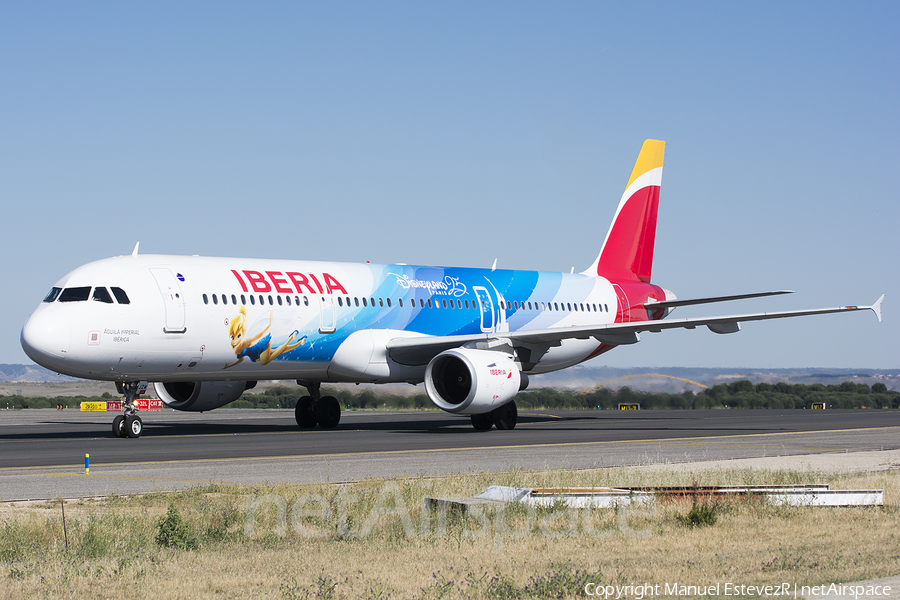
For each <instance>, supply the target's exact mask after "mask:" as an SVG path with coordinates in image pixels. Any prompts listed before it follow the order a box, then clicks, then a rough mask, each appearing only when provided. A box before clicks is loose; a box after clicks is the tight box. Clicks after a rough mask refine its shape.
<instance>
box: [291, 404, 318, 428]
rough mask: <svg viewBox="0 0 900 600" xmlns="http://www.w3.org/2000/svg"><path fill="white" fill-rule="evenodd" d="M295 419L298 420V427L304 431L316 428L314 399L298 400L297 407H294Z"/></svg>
mask: <svg viewBox="0 0 900 600" xmlns="http://www.w3.org/2000/svg"><path fill="white" fill-rule="evenodd" d="M294 418H295V419H297V425H299V426H300V427H302V428H303V429H309V428H311V427H315V426H316V415H314V414H313V410H312V398H310V397H309V396H303V397H302V398H300V399H299V400H297V406H295V407H294Z"/></svg>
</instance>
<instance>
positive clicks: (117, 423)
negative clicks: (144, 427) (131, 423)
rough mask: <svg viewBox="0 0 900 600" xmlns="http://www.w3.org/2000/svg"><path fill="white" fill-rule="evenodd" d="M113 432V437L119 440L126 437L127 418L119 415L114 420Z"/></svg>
mask: <svg viewBox="0 0 900 600" xmlns="http://www.w3.org/2000/svg"><path fill="white" fill-rule="evenodd" d="M112 431H113V435H114V436H116V437H117V438H120V437H125V417H124V416H123V415H119V416H117V417H116V418H115V419H113V423H112Z"/></svg>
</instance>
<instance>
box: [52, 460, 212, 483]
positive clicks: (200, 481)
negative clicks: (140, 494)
mask: <svg viewBox="0 0 900 600" xmlns="http://www.w3.org/2000/svg"><path fill="white" fill-rule="evenodd" d="M112 464H116V465H118V464H125V463H112ZM131 464H133V463H131ZM107 466H109V465H107ZM35 475H42V476H44V475H55V476H57V477H84V478H85V479H98V478H105V479H137V480H139V481H174V482H176V483H210V481H211V480H209V479H166V478H164V477H134V476H131V475H101V474H95V473H90V474H85V473H35Z"/></svg>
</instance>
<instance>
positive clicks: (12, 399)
mask: <svg viewBox="0 0 900 600" xmlns="http://www.w3.org/2000/svg"><path fill="white" fill-rule="evenodd" d="M322 394H323V395H330V396H335V397H336V398H337V399H338V401H339V402H340V403H341V406H343V407H344V408H345V409H349V410H354V409H357V410H361V409H370V410H371V409H391V410H410V409H420V410H425V409H434V410H437V408H436V407H435V406H434V404H432V402H431V400H429V399H428V396H426V395H425V394H424V393H422V394H415V395H412V396H401V395H396V394H382V393H376V392H375V391H373V390H372V389H371V388H366V389H364V390H362V391H361V392H354V391H349V390H343V389H336V388H328V387H323V388H322ZM304 395H306V392H305V390H304V389H303V388H301V387H296V386H294V387H289V386H281V385H279V386H273V387H271V388H268V389H266V390H265V391H264V392H262V393H259V394H244V395H243V396H241V398H239V399H238V400H236V401H235V402H232V403H231V404H228V405H226V406H227V407H228V408H291V409H292V408H294V406H296V404H297V401H298V400H299V399H300V397H302V396H304ZM117 399H118V398H117V397H115V396H113V395H112V394H110V393H108V392H107V393H104V394H103V395H102V396H65V397H63V396H57V397H54V398H43V397H23V396H5V397H2V398H0V409H5V408H6V407H7V406H9V408H10V409H13V408H17V409H21V408H26V407H27V408H54V407H56V406H59V405H62V406H67V407H68V408H75V409H77V408H79V406H80V403H81V402H97V401H100V402H103V401H108V400H117ZM815 403H824V404H825V405H826V406H827V407H828V408H900V392H894V391H890V390H888V389H887V386H885V385H884V384H883V383H875V384H873V385H872V386H871V387H870V386H868V385H866V384H864V383H852V382H850V381H845V382H844V383H841V384H839V385H823V384H820V383H816V384H812V385H804V384H799V383H798V384H790V383H776V384H770V383H757V384H754V383H753V382H751V381H748V380H740V381H734V382H732V383H727V384H726V383H721V384H719V385H716V386H713V387H711V388H709V389H706V390H703V391H702V392H700V393H699V394H695V393H694V392H692V391H685V392H682V393H680V394H669V393H660V392H640V391H635V390H632V389H631V388H628V387H623V388H620V389H618V390H611V389H607V388H596V389H593V390H590V391H587V392H577V391H572V390H561V389H555V388H537V389H532V390H525V391H524V392H520V393H519V395H518V396H516V404H517V405H518V407H519V408H520V409H524V410H527V409H541V408H546V409H587V410H598V409H599V410H615V409H617V408H618V407H619V405H620V404H639V405H640V407H641V409H643V410H653V409H683V410H690V409H703V408H738V409H766V408H768V409H791V408H796V409H803V408H806V409H809V408H812V406H813V404H815Z"/></svg>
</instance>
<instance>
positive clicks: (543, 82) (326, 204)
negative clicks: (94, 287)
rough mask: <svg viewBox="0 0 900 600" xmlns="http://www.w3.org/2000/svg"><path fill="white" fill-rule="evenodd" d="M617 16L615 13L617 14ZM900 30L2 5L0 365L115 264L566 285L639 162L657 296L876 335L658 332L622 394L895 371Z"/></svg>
mask: <svg viewBox="0 0 900 600" xmlns="http://www.w3.org/2000/svg"><path fill="white" fill-rule="evenodd" d="M619 4H622V6H619ZM898 26H900V5H898V4H896V3H892V2H883V3H878V2H872V3H859V4H857V3H826V2H809V3H803V2H791V3H780V2H772V3H751V4H749V5H748V4H736V3H713V2H710V3H689V2H679V3H650V2H638V3H627V4H626V3H598V2H584V3H579V2H571V3H567V4H565V5H563V6H560V5H559V3H552V4H551V3H523V2H505V3H504V2H495V3H482V2H471V3H465V2H460V3H443V4H439V3H413V2H408V3H406V2H401V3H396V2H377V3H374V2H371V3H356V2H344V3H302V2H285V3H279V2H269V3H265V4H263V5H259V4H248V3H228V2H209V3H202V2H193V3H165V2H159V3H152V4H150V3H148V4H145V5H138V4H137V3H111V2H110V3H100V2H78V3H26V2H4V3H2V5H0V81H2V84H0V199H2V206H3V235H2V236H0V252H2V255H3V257H4V258H5V260H4V262H3V265H4V266H3V297H4V308H5V311H4V312H5V314H6V318H5V319H3V322H2V325H0V362H4V363H25V362H28V359H27V357H26V356H25V355H24V353H23V352H22V350H21V348H20V346H19V332H20V330H21V327H22V324H23V323H24V321H25V320H26V319H27V317H28V315H29V314H30V313H31V311H32V310H33V309H34V307H35V306H36V305H37V304H38V303H39V302H40V300H41V298H42V297H43V296H44V294H45V293H46V292H47V290H49V288H50V287H51V286H52V284H53V283H54V282H55V281H56V280H57V279H59V278H60V277H61V276H63V275H64V274H65V273H66V272H68V271H69V270H71V269H73V268H75V267H77V266H78V265H80V264H83V263H86V262H89V261H92V260H96V259H99V258H104V257H108V256H114V255H119V254H127V253H130V252H131V250H132V248H133V247H134V244H135V242H137V241H140V242H141V251H142V253H160V254H202V255H212V256H215V255H223V256H254V257H272V258H298V259H301V258H308V259H323V260H341V261H365V260H370V261H372V262H406V263H411V264H416V263H417V264H440V265H460V266H490V264H491V263H492V262H493V260H494V259H495V258H497V259H498V262H499V265H500V266H502V267H506V268H525V269H528V268H535V269H544V270H559V271H568V270H569V269H570V268H571V267H573V266H574V267H575V268H576V270H582V269H584V268H586V267H587V266H588V265H589V264H590V263H591V262H592V260H593V259H594V258H595V256H596V254H597V252H598V250H599V247H600V244H601V243H602V238H603V236H604V235H605V233H606V230H607V228H608V225H609V220H610V219H611V217H612V214H613V212H614V210H615V206H616V203H617V202H618V199H619V196H620V195H621V193H622V190H623V188H624V186H625V183H626V181H627V179H628V175H629V174H630V170H631V167H632V165H633V163H634V160H635V158H636V156H637V153H638V150H639V149H640V146H641V144H642V142H643V140H644V139H646V138H656V139H663V140H666V142H667V153H666V165H665V171H664V176H663V191H662V200H661V205H660V215H659V229H658V236H657V244H656V258H655V263H654V282H655V283H658V284H660V285H663V286H665V287H667V288H669V289H672V290H673V291H675V292H676V294H678V296H679V297H683V298H687V297H695V296H703V295H716V294H727V293H741V292H750V291H761V290H769V289H784V288H787V289H793V290H796V291H797V292H798V293H796V294H794V295H792V296H788V297H778V298H771V299H762V300H757V301H747V302H741V303H732V304H730V305H721V306H714V307H701V308H694V309H690V310H687V309H683V310H679V311H677V312H676V315H679V316H700V315H704V314H731V313H740V312H752V311H756V310H779V309H793V308H809V307H824V306H840V305H846V304H870V303H871V302H873V301H874V300H875V299H876V298H878V296H879V295H880V294H882V293H886V294H887V299H886V300H885V306H884V312H885V321H884V323H882V324H880V325H879V324H878V323H877V321H876V319H875V318H874V316H873V315H871V313H869V314H851V315H838V316H825V317H812V318H803V319H797V320H793V321H790V322H788V321H780V322H768V323H751V324H746V325H745V326H744V331H742V332H741V333H739V334H736V335H726V336H721V335H715V334H712V333H710V332H708V331H707V330H705V329H704V330H702V331H701V330H696V331H683V332H667V333H663V334H655V335H652V334H648V335H645V336H644V341H642V342H641V343H640V344H637V345H635V346H632V347H627V348H619V349H617V350H616V351H614V352H612V353H609V354H607V355H605V356H604V357H602V358H601V359H599V360H600V361H601V362H597V361H595V364H598V365H599V364H609V365H612V366H719V367H731V366H735V367H742V366H746V367H803V366H821V367H874V368H897V367H900V360H898V357H900V341H898V340H900V326H898V325H897V323H898V322H900V321H898V319H897V318H896V317H895V316H894V315H896V314H900V313H897V312H895V308H894V307H895V306H897V307H898V308H897V310H900V285H898V273H900V269H898V267H897V260H896V257H897V254H898V252H897V248H898V245H897V232H898V224H900V208H898V202H897V199H898V194H897V191H896V185H897V184H896V181H895V180H893V179H892V177H894V176H895V174H896V173H897V164H898V158H900V152H898V146H897V141H896V140H897V138H898V135H897V134H898V121H900V119H898V110H897V99H898V97H900V94H898V92H900V77H898V71H897V69H898V67H897V65H898V64H900V37H898V35H897V31H898Z"/></svg>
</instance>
